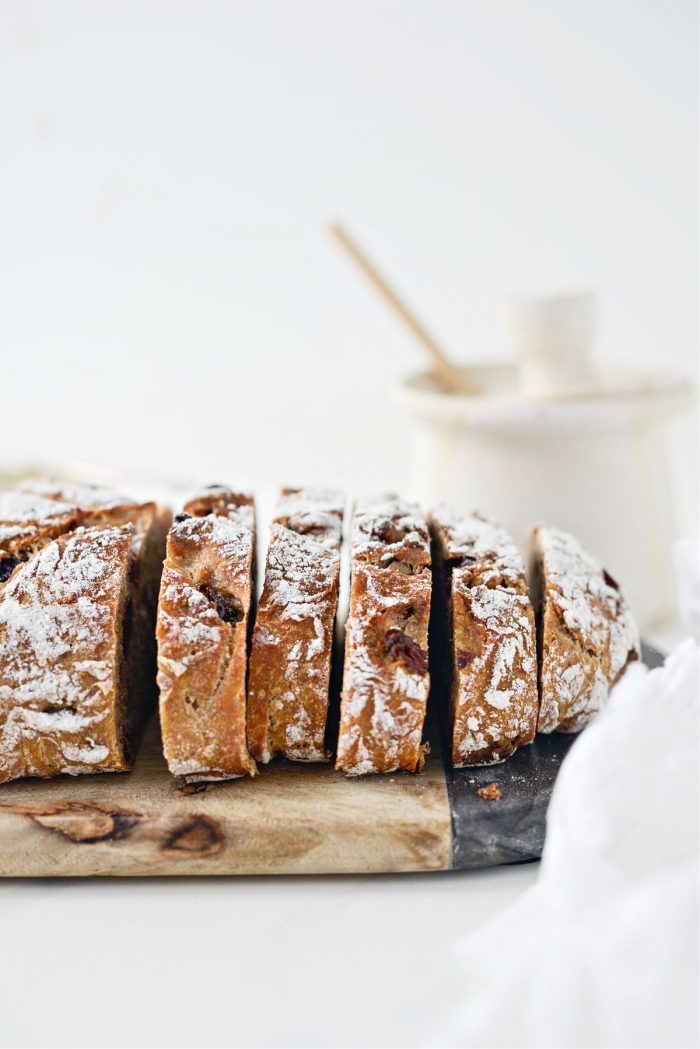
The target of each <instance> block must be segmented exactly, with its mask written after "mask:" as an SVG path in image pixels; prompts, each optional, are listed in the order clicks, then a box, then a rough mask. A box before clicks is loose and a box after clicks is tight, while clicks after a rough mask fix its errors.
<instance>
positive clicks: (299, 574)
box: [248, 488, 344, 762]
mask: <svg viewBox="0 0 700 1049" xmlns="http://www.w3.org/2000/svg"><path fill="white" fill-rule="evenodd" d="M343 507H344V499H343V495H342V493H341V492H336V491H324V490H318V489H312V488H285V489H283V490H282V493H281V496H280V499H279V502H278V505H277V511H276V514H275V518H274V521H273V524H272V529H271V532H270V544H269V547H268V552H267V562H266V566H265V584H264V586H263V592H262V595H261V598H260V602H259V604H258V610H257V614H256V619H255V629H254V631H253V643H252V647H251V654H250V668H249V678H248V745H249V748H250V752H251V754H252V755H253V756H254V757H255V758H257V759H258V761H265V762H267V761H269V760H270V758H271V757H272V756H273V755H274V754H277V753H279V754H284V756H285V757H287V758H290V759H291V760H292V761H327V760H328V759H329V758H330V754H329V753H328V752H327V750H326V749H325V746H324V737H325V733H326V721H327V718H328V703H329V684H330V674H331V656H332V651H333V631H334V625H335V615H336V610H337V607H338V583H339V578H340V542H341V536H342V527H343Z"/></svg>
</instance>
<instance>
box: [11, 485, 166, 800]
mask: <svg viewBox="0 0 700 1049" xmlns="http://www.w3.org/2000/svg"><path fill="white" fill-rule="evenodd" d="M0 517H2V521H1V522H0V580H1V581H0V780H8V779H14V778H17V777H19V776H44V777H46V776H54V775H58V774H60V773H62V772H67V773H71V774H77V773H82V772H108V771H122V770H124V769H126V768H128V767H129V764H130V761H131V759H132V757H133V754H134V752H135V749H136V745H137V743H138V739H139V736H140V731H141V728H142V725H143V721H144V718H145V716H146V714H147V712H148V709H149V706H152V705H153V701H154V694H155V689H154V686H153V677H154V672H155V660H154V658H153V657H154V653H153V642H152V637H153V626H154V611H155V594H156V593H157V580H158V575H159V568H160V563H161V561H162V549H161V544H162V542H163V539H164V527H163V517H162V512H159V511H158V510H157V508H156V507H155V505H154V504H152V503H143V504H139V503H133V502H131V503H130V502H129V501H128V500H125V499H124V498H123V497H121V496H119V497H115V496H114V495H113V494H112V493H108V492H106V491H105V490H103V489H95V488H91V487H87V486H79V485H78V486H76V485H71V486H65V485H60V484H59V485H56V484H49V483H47V482H35V483H32V484H30V483H26V484H24V485H23V486H22V487H21V488H17V489H13V490H5V491H3V492H2V493H0ZM149 652H150V654H151V659H152V665H151V666H150V667H149V664H148V657H149ZM149 670H150V673H149ZM149 679H150V680H149Z"/></svg>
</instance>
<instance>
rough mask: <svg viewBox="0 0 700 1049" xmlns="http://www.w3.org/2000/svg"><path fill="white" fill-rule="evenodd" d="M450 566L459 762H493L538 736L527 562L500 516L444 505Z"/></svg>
mask: <svg viewBox="0 0 700 1049" xmlns="http://www.w3.org/2000/svg"><path fill="white" fill-rule="evenodd" d="M432 528H433V532H434V534H435V535H436V538H437V540H438V546H439V549H440V551H441V553H442V556H443V558H444V559H445V562H446V565H447V566H448V570H449V569H451V592H450V595H449V600H451V601H452V604H453V608H454V614H453V631H454V636H453V639H452V645H453V650H452V659H453V661H454V667H453V695H454V704H453V706H454V722H453V759H454V760H455V763H457V764H461V765H488V764H493V763H494V762H498V761H502V760H503V759H504V757H506V756H507V755H508V754H510V753H512V752H513V750H514V749H515V748H516V747H517V746H519V745H521V744H523V743H528V742H530V740H532V738H533V737H534V733H535V727H536V720H537V706H538V697H537V655H536V639H535V622H534V615H533V610H532V606H531V604H530V599H529V596H528V589H527V582H526V578H525V566H524V564H523V561H522V558H521V556H520V553H519V551H518V549H517V547H516V546H515V543H514V542H513V540H512V539H511V537H510V536H509V535H508V533H507V532H506V531H505V530H504V529H503V528H501V527H500V525H499V524H497V523H496V522H495V521H492V520H490V519H488V518H486V517H484V516H482V515H481V514H477V513H472V514H460V513H459V512H457V511H455V510H454V509H453V508H451V507H448V506H445V505H442V506H439V507H438V508H437V509H436V510H435V511H434V512H433V514H432Z"/></svg>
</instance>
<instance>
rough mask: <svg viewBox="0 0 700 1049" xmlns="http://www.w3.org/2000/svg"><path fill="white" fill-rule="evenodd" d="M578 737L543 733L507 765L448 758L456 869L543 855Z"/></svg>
mask: <svg viewBox="0 0 700 1049" xmlns="http://www.w3.org/2000/svg"><path fill="white" fill-rule="evenodd" d="M642 659H643V660H644V662H645V663H646V665H647V666H649V667H658V666H661V665H662V664H663V661H664V656H663V655H662V654H661V653H660V652H657V651H656V649H654V648H651V647H650V646H649V645H644V644H643V645H642ZM577 738H578V737H577V736H576V735H571V736H569V735H564V734H561V733H557V732H554V733H552V734H551V735H549V736H544V735H543V736H537V737H536V738H535V741H534V742H533V743H531V744H530V745H529V746H527V747H521V748H520V750H518V751H516V753H515V754H513V756H512V757H511V758H508V760H507V761H505V762H503V763H502V764H501V765H489V766H488V767H485V768H472V769H452V768H450V767H449V762H448V763H446V767H445V780H446V783H447V796H448V801H449V805H450V815H451V818H452V858H451V868H452V869H453V870H471V869H476V868H478V867H493V866H496V865H499V864H502V863H522V862H524V861H527V860H536V859H539V857H540V856H541V855H542V848H543V846H544V837H545V827H546V817H547V808H548V806H549V799H550V797H551V795H552V788H553V787H554V781H555V779H556V777H557V774H558V772H559V769H560V767H561V763H562V761H563V760H564V758H565V757H566V755H567V753H568V752H569V749H570V747H571V746H572V745H573V743H574V742H575V740H576V739H577ZM445 753H447V748H445ZM490 783H495V784H496V786H497V787H498V789H499V790H500V791H501V797H500V798H499V799H498V800H497V801H489V800H486V799H485V798H482V797H481V796H480V795H479V794H478V791H479V788H480V787H486V786H488V785H489V784H490Z"/></svg>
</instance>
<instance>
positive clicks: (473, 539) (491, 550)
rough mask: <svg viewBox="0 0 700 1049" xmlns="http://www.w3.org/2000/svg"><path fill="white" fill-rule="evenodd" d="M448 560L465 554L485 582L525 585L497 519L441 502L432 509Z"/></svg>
mask: <svg viewBox="0 0 700 1049" xmlns="http://www.w3.org/2000/svg"><path fill="white" fill-rule="evenodd" d="M431 517H432V520H433V521H434V523H435V525H437V527H438V528H439V530H440V533H441V539H442V545H443V550H444V555H445V556H446V557H447V559H448V560H455V561H456V560H462V559H464V558H468V559H469V560H470V561H473V562H474V568H473V572H475V573H478V577H479V582H481V583H484V584H485V585H486V586H491V585H501V586H506V587H514V588H515V589H518V590H520V589H525V588H526V584H525V569H524V566H523V560H522V557H521V556H520V553H519V551H518V548H517V547H516V545H515V543H514V542H513V540H512V539H511V537H510V536H509V535H508V533H507V532H506V531H505V529H503V528H501V526H500V525H499V524H497V522H495V521H492V520H491V519H490V518H488V517H484V516H483V515H482V514H477V513H472V514H460V513H459V512H458V511H456V510H454V509H453V508H452V507H449V506H447V505H445V504H442V505H441V506H438V507H437V509H436V510H434V511H433V513H432V515H431Z"/></svg>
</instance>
